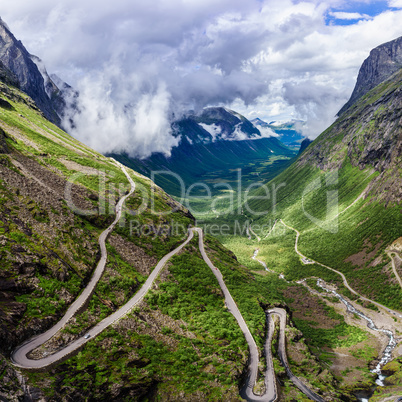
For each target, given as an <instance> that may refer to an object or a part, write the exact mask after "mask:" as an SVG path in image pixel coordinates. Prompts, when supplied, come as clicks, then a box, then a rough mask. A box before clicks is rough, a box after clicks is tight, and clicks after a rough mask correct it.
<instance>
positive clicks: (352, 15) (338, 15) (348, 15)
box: [329, 11, 372, 20]
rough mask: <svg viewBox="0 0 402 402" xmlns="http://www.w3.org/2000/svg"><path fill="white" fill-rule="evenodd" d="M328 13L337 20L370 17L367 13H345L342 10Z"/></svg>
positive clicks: (368, 18)
mask: <svg viewBox="0 0 402 402" xmlns="http://www.w3.org/2000/svg"><path fill="white" fill-rule="evenodd" d="M329 15H331V16H332V17H335V18H336V19H338V20H361V19H365V20H370V19H372V17H370V16H369V15H367V14H360V13H346V12H343V11H335V12H330V13H329Z"/></svg>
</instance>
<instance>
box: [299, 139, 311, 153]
mask: <svg viewBox="0 0 402 402" xmlns="http://www.w3.org/2000/svg"><path fill="white" fill-rule="evenodd" d="M312 142H313V141H311V140H310V139H309V138H305V139H304V140H303V141H302V142H301V144H300V149H299V155H300V154H301V153H302V152H304V150H305V149H306V148H307V147H308V146H309V145H310V144H311V143H312Z"/></svg>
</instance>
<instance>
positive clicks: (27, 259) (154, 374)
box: [0, 83, 339, 402]
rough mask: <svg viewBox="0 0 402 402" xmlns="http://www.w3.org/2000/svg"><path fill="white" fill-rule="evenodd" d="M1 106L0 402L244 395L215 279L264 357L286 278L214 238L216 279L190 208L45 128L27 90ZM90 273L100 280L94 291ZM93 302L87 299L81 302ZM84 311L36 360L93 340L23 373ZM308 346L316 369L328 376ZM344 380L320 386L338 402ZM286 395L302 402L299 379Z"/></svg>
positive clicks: (2, 93)
mask: <svg viewBox="0 0 402 402" xmlns="http://www.w3.org/2000/svg"><path fill="white" fill-rule="evenodd" d="M0 99H1V101H0V128H1V129H0V246H1V247H0V399H1V400H7V401H8V400H10V401H14V400H42V401H49V402H50V401H55V400H67V399H71V398H74V399H76V400H87V399H88V400H133V401H140V400H147V399H148V400H149V399H152V400H166V401H168V400H180V401H194V400H199V401H207V400H219V401H221V400H222V401H226V400H230V401H240V400H241V398H240V396H239V388H240V387H241V386H242V384H243V383H244V380H245V378H247V364H248V346H247V343H246V342H245V338H244V335H243V333H242V331H241V330H240V328H239V325H238V323H237V321H236V320H235V318H234V316H233V315H232V314H231V312H230V311H228V309H227V308H226V307H225V295H224V294H223V292H222V289H221V287H220V286H219V283H218V281H217V277H216V273H215V272H216V271H217V270H218V269H219V271H218V272H219V278H222V280H224V281H225V282H226V283H227V288H228V290H229V291H230V294H231V295H232V297H233V299H234V300H235V303H236V306H237V307H238V309H239V311H241V314H242V316H243V318H244V321H245V323H246V324H247V326H248V327H249V328H250V333H251V334H252V337H253V338H254V339H255V342H256V345H258V353H259V354H261V355H262V353H263V348H264V346H263V345H264V342H265V338H266V330H265V329H266V328H265V325H266V314H265V310H266V309H268V308H270V307H274V306H277V307H284V308H286V303H285V300H284V297H283V295H282V293H281V292H280V289H282V287H283V284H282V281H280V280H279V279H275V278H265V277H262V276H261V277H259V276H256V275H254V274H251V273H250V272H249V270H248V269H246V268H245V267H244V266H242V265H241V264H240V263H239V262H238V261H237V259H236V257H235V255H234V254H233V253H232V252H230V251H229V250H228V249H226V248H224V247H223V246H222V245H221V244H220V243H219V242H218V241H217V240H216V239H215V238H214V237H212V236H210V235H208V234H206V236H205V238H204V242H203V244H204V248H205V253H207V255H208V256H209V258H210V260H211V261H212V263H213V264H214V266H215V267H216V268H214V270H213V271H212V270H211V268H210V267H209V266H208V265H207V264H206V263H205V261H204V258H203V256H202V254H201V252H200V250H199V242H198V241H199V239H198V238H194V239H192V240H191V241H189V243H187V244H183V242H184V240H185V239H187V236H188V229H189V228H191V227H192V226H193V225H194V224H195V222H194V218H193V217H192V216H191V214H190V213H189V211H188V210H187V209H186V208H185V207H183V206H182V205H180V204H179V203H177V202H176V201H175V200H174V199H172V198H171V197H170V196H169V195H168V194H166V193H165V192H164V191H163V190H162V189H161V188H160V187H158V186H157V185H155V184H154V183H153V182H151V181H150V180H149V179H148V178H146V177H144V176H142V175H140V174H139V173H137V172H135V171H133V170H131V169H128V168H125V167H124V166H122V165H119V164H118V163H117V162H116V161H115V160H113V159H111V158H108V157H105V156H103V155H101V154H99V153H97V152H96V151H94V150H92V149H90V148H88V147H87V146H85V145H84V144H82V143H80V142H79V141H77V140H75V139H74V138H72V137H70V136H69V135H68V134H67V133H65V132H63V131H62V130H61V129H59V128H58V127H57V126H55V125H54V124H52V123H51V122H49V121H48V120H46V119H45V118H44V117H43V114H42V113H41V112H40V111H39V109H38V108H37V106H36V104H35V102H33V100H32V99H30V98H29V97H28V96H27V95H26V94H25V93H23V92H21V91H20V90H18V88H16V87H13V86H10V85H7V84H5V83H0ZM236 124H237V123H236ZM250 141H251V140H250ZM256 141H257V140H256ZM217 142H219V141H217ZM223 142H227V143H231V141H223ZM232 142H233V143H236V142H238V141H232ZM122 201H123V203H122ZM116 211H117V212H118V213H121V214H122V215H121V216H120V217H118V219H116ZM196 236H197V235H196ZM102 239H103V240H102ZM182 245H183V247H182V248H181V249H180V250H179V251H180V252H177V254H176V255H175V256H173V257H171V258H170V259H169V261H168V263H167V264H166V266H164V267H163V269H162V270H160V271H158V275H156V277H155V280H154V282H153V284H152V286H151V287H150V289H149V290H148V292H147V294H146V296H145V297H144V298H142V299H140V300H139V302H138V303H137V304H136V305H135V306H134V307H132V308H131V309H129V311H126V312H125V314H124V315H123V316H121V317H120V318H119V319H118V320H117V321H113V320H111V321H110V325H109V326H108V327H107V328H105V329H104V330H103V331H102V332H101V333H100V334H99V335H97V336H95V335H94V331H95V328H96V325H97V324H98V323H99V322H101V321H102V322H103V320H104V319H108V318H109V317H112V318H113V317H114V316H113V314H115V313H116V312H119V310H120V309H121V308H122V307H123V306H126V304H127V303H128V302H129V301H130V300H132V298H133V297H137V296H138V295H141V292H140V289H141V288H142V286H143V285H144V283H145V282H146V280H147V279H148V278H149V277H150V276H151V275H152V273H154V270H155V269H157V266H159V265H160V264H158V262H159V261H164V259H163V257H165V256H169V255H170V254H171V252H172V250H176V248H177V247H179V246H182ZM105 253H106V254H105ZM103 263H104V264H105V265H104V269H103V272H102V273H101V274H99V275H98V276H97V275H95V272H98V267H99V266H100V264H103ZM93 277H97V280H98V282H97V284H96V286H95V288H94V289H93V290H92V291H91V292H89V293H88V292H87V288H88V286H89V285H90V284H91V283H93ZM83 295H84V296H88V299H87V300H86V301H85V302H84V303H83V304H82V305H77V304H76V303H74V302H75V301H77V300H79V298H80V297H81V296H83ZM233 303H234V302H233ZM74 306H75V307H76V310H75V313H74V314H73V315H72V316H71V317H70V318H69V320H68V321H67V322H65V323H64V324H63V326H62V327H61V328H59V331H58V332H57V333H56V334H55V335H54V336H53V337H52V338H51V339H49V340H48V341H47V342H46V343H44V344H43V345H42V346H41V347H39V348H36V349H35V350H33V351H32V352H31V353H30V354H29V358H30V359H31V361H32V359H33V360H35V359H39V360H42V359H44V358H48V357H49V356H53V355H54V354H55V353H57V352H58V351H60V350H64V348H65V347H66V346H67V345H71V344H72V343H73V342H75V341H77V342H80V341H81V340H85V342H86V343H85V345H81V346H80V347H79V348H78V349H76V350H74V351H73V352H69V353H68V354H67V355H66V356H64V357H63V359H62V360H61V361H57V362H55V363H53V364H52V365H51V366H50V367H47V368H44V369H41V370H40V371H38V372H36V371H31V370H29V369H18V368H16V367H15V366H14V365H13V364H12V358H13V356H14V357H15V353H13V352H14V351H15V350H16V348H17V347H18V346H19V345H21V344H23V345H26V343H25V342H27V341H30V340H32V339H34V340H37V339H38V337H37V336H40V335H42V334H43V333H45V332H46V331H47V330H49V329H51V328H53V327H54V325H55V324H56V323H58V322H60V320H61V319H62V317H64V315H65V314H68V312H69V311H71V308H73V309H74ZM237 307H236V308H237ZM283 311H285V310H283ZM285 315H286V314H285ZM284 318H286V317H284ZM289 319H290V318H289ZM292 325H293V324H291V323H290V322H289V325H288V326H287V329H289V328H291V327H290V326H292ZM285 326H286V320H285ZM290 336H291V338H290V339H292V342H291V343H290V344H289V345H288V350H290V351H291V352H292V353H297V350H298V348H300V347H303V348H304V349H305V346H304V344H303V343H301V342H300V339H301V334H300V333H299V332H297V331H295V329H294V328H292V333H291V335H290ZM304 349H303V361H304V362H307V363H306V367H308V371H309V372H311V373H313V375H316V374H318V373H320V372H322V370H323V368H322V367H321V366H320V365H319V364H318V363H317V361H316V360H315V359H314V357H313V356H312V355H311V353H310V352H309V351H308V350H304ZM275 365H279V360H278V359H277V358H276V357H275ZM279 375H281V381H288V380H287V379H286V378H287V377H286V376H284V373H283V372H282V374H279ZM303 375H308V373H307V372H306V373H303ZM334 381H336V380H335V379H334V378H333V377H332V376H330V375H326V376H325V378H323V380H322V382H320V384H319V386H318V387H315V388H314V389H318V390H319V391H320V392H321V393H324V394H328V395H329V396H330V397H332V396H336V395H338V394H339V392H338V391H336V389H335V387H334V385H333V382H334ZM262 385H263V380H261V379H259V380H258V385H257V386H258V387H261V386H262ZM289 389H290V390H289ZM281 392H284V393H290V395H291V396H295V397H296V398H298V397H300V393H299V392H298V390H297V388H295V387H294V386H292V385H290V384H288V383H286V388H285V387H283V390H282V391H281Z"/></svg>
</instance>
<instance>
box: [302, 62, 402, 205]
mask: <svg viewBox="0 0 402 402" xmlns="http://www.w3.org/2000/svg"><path fill="white" fill-rule="evenodd" d="M401 161H402V69H400V70H399V71H398V72H397V73H395V74H394V75H392V76H391V77H390V78H388V79H387V80H386V81H384V82H383V83H382V84H380V85H378V86H377V87H375V88H374V89H372V90H371V91H369V92H368V93H367V94H366V95H364V96H363V97H362V98H361V99H359V100H358V101H356V103H355V104H354V105H353V106H352V107H350V108H349V109H348V110H347V111H346V112H345V113H344V114H342V116H340V117H339V118H338V120H337V121H336V122H335V123H334V124H333V125H332V126H331V127H330V128H329V129H328V130H326V131H325V132H324V133H323V134H321V136H319V137H318V138H317V139H316V140H315V141H314V142H313V144H312V145H311V146H309V147H308V149H307V150H306V151H305V152H304V153H303V155H302V156H301V157H300V159H299V162H298V163H299V164H301V165H304V164H306V163H307V164H310V165H313V166H316V167H319V168H320V169H324V170H328V169H330V170H331V169H335V168H341V167H342V166H343V165H344V164H345V163H350V164H351V165H352V166H356V167H358V168H359V169H360V170H363V169H371V170H372V171H373V172H374V171H375V172H377V173H378V176H377V177H375V178H374V179H373V181H372V183H371V185H370V189H369V190H370V192H371V194H372V195H374V196H375V197H376V198H378V199H381V200H383V201H385V203H386V204H393V203H395V202H396V203H399V202H400V200H401V199H402V190H401V189H402V178H401V174H400V171H401V168H402V164H401Z"/></svg>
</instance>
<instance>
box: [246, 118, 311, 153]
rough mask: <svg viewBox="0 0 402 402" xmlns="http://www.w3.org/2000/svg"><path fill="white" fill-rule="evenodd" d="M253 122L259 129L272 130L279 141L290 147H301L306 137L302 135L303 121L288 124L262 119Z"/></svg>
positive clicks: (292, 121)
mask: <svg viewBox="0 0 402 402" xmlns="http://www.w3.org/2000/svg"><path fill="white" fill-rule="evenodd" d="M251 122H252V123H253V124H254V125H255V126H256V127H259V128H265V129H268V130H272V131H273V133H274V135H276V136H277V137H278V139H279V140H280V141H281V142H282V143H284V144H285V145H288V146H297V147H300V144H301V142H302V140H303V138H304V136H303V135H302V134H301V133H300V131H299V130H300V126H301V125H302V124H303V121H301V120H294V119H293V120H290V121H287V122H276V121H272V122H269V123H267V122H265V121H263V120H261V119H260V118H258V117H257V118H256V119H253V120H251Z"/></svg>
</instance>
